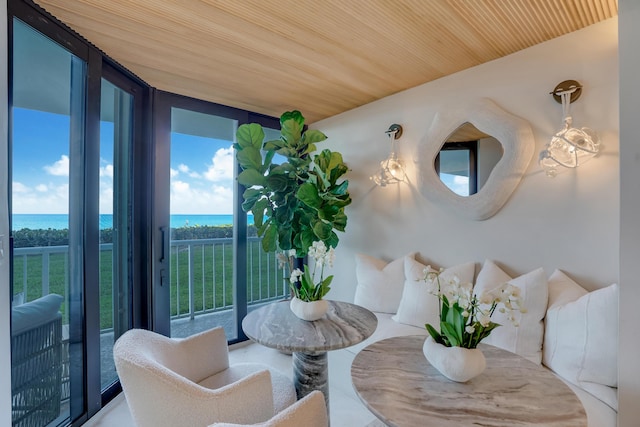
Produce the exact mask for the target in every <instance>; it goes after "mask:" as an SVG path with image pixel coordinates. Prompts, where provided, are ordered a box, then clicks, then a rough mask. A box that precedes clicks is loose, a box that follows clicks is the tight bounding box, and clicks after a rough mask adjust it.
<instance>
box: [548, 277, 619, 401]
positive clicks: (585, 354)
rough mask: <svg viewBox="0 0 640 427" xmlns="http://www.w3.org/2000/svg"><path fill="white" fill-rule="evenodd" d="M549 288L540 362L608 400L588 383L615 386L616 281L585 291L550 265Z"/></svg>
mask: <svg viewBox="0 0 640 427" xmlns="http://www.w3.org/2000/svg"><path fill="white" fill-rule="evenodd" d="M549 288H550V294H551V296H552V298H553V299H552V300H550V301H549V310H548V311H547V319H546V325H545V337H544V358H543V363H544V364H545V365H546V366H548V367H549V368H550V369H551V370H552V371H554V372H556V373H557V374H558V375H560V376H561V377H563V378H565V379H566V380H568V381H570V382H572V383H573V384H576V385H577V386H579V387H582V388H583V389H585V390H587V391H589V392H590V393H592V394H593V395H594V396H596V397H599V398H600V399H601V400H603V401H605V402H607V403H609V405H612V403H611V402H610V400H611V399H610V398H607V396H608V394H611V392H610V390H607V389H604V391H605V393H599V391H598V390H599V388H598V387H597V386H594V384H600V385H604V386H608V387H617V386H618V356H617V354H618V293H619V291H618V285H617V284H613V285H610V286H607V287H606V288H602V289H598V290H595V291H592V292H587V291H586V290H585V289H583V288H582V287H581V286H580V285H578V284H577V283H576V282H574V281H573V280H571V279H570V278H569V277H568V276H567V275H566V274H564V273H563V272H561V271H560V270H556V271H555V272H554V273H553V274H552V275H551V277H550V278H549ZM600 394H602V396H600ZM616 406H617V405H616Z"/></svg>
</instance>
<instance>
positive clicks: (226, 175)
mask: <svg viewBox="0 0 640 427" xmlns="http://www.w3.org/2000/svg"><path fill="white" fill-rule="evenodd" d="M234 161H235V160H234V156H233V147H232V146H230V147H229V148H220V149H219V150H218V151H216V154H214V156H213V157H212V158H211V165H209V168H208V169H207V171H206V172H205V173H204V177H205V178H206V179H208V180H209V181H213V182H220V181H230V180H232V179H233V165H234Z"/></svg>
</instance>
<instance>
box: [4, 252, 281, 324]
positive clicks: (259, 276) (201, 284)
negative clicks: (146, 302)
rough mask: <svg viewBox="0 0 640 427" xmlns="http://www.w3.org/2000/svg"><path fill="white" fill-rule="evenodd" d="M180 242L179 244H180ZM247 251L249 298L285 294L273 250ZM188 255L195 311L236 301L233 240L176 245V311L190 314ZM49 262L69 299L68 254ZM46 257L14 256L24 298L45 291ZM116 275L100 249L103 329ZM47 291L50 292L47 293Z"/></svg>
mask: <svg viewBox="0 0 640 427" xmlns="http://www.w3.org/2000/svg"><path fill="white" fill-rule="evenodd" d="M175 243H179V242H175ZM249 247H250V252H249V254H247V258H248V262H247V286H246V288H247V301H248V302H249V303H251V302H253V301H260V300H263V299H268V298H274V297H282V296H284V295H285V293H286V294H288V290H287V289H285V288H284V286H283V285H284V279H283V272H282V270H281V269H278V268H277V262H276V261H275V256H274V254H266V253H264V252H263V251H262V249H261V248H260V245H259V242H257V241H256V242H252V243H251V244H250V246H249ZM189 254H191V259H192V278H191V281H192V283H193V289H194V292H193V301H194V310H195V312H202V311H213V310H218V309H221V308H224V307H231V306H232V305H233V268H234V267H233V246H232V245H231V244H206V245H191V246H190V247H187V246H186V245H177V246H172V250H171V268H170V271H171V273H170V280H171V290H170V292H171V315H172V316H179V315H187V314H188V313H189V264H190V262H189ZM48 256H49V263H48V269H49V274H48V286H49V289H48V293H57V294H60V295H63V296H65V300H66V297H67V293H68V292H67V291H66V290H65V288H66V286H67V285H66V283H67V282H68V272H67V270H68V260H67V255H66V253H52V254H50V255H48ZM43 265H44V263H43V255H42V254H38V255H23V256H15V257H14V270H13V271H14V276H13V281H14V295H17V294H20V293H23V292H24V289H25V285H24V284H25V278H26V292H25V298H24V301H25V302H26V301H32V300H34V299H36V298H39V297H40V296H42V294H43V288H42V284H43V279H42V272H43ZM112 284H113V276H112V252H111V251H110V250H106V251H101V253H100V283H99V284H98V286H100V327H101V329H108V328H111V327H112V325H113V323H112V322H113V313H112V311H113V309H112V301H113V286H112ZM44 292H45V293H46V290H45V291H44ZM62 313H63V319H65V320H64V322H65V323H68V319H67V310H66V302H65V303H63V306H62Z"/></svg>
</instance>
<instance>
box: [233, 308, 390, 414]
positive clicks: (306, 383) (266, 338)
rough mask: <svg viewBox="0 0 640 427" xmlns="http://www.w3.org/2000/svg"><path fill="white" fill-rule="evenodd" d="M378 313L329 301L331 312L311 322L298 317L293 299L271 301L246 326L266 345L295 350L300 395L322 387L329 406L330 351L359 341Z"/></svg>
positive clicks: (248, 318)
mask: <svg viewBox="0 0 640 427" xmlns="http://www.w3.org/2000/svg"><path fill="white" fill-rule="evenodd" d="M377 326H378V319H377V318H376V316H375V314H373V313H372V312H370V311H369V310H367V309H366V308H363V307H360V306H358V305H355V304H350V303H347V302H340V301H329V309H328V310H327V314H325V315H324V317H322V318H321V319H319V320H316V321H313V322H307V321H304V320H301V319H299V318H297V317H296V316H295V315H294V314H293V313H292V312H291V309H290V308H289V301H280V302H277V303H273V304H269V305H266V306H264V307H261V308H259V309H257V310H254V311H252V312H250V313H249V314H247V316H246V317H245V318H244V319H243V320H242V330H243V331H244V333H245V334H246V335H247V337H249V338H250V339H252V340H253V341H255V342H257V343H260V344H262V345H264V346H267V347H271V348H276V349H278V350H283V351H287V352H292V353H293V382H294V385H295V387H296V394H297V395H298V399H300V398H302V397H304V396H306V395H307V394H309V393H311V392H312V391H313V390H320V391H322V392H323V393H324V398H325V402H326V403H327V411H328V410H329V378H328V360H327V351H329V350H337V349H341V348H345V347H349V346H352V345H355V344H358V343H359V342H361V341H364V340H365V339H367V338H369V336H370V335H371V334H372V333H373V332H374V331H375V330H376V327H377Z"/></svg>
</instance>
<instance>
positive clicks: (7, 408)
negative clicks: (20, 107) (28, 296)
mask: <svg viewBox="0 0 640 427" xmlns="http://www.w3.org/2000/svg"><path fill="white" fill-rule="evenodd" d="M7 57H8V56H7V2H6V0H0V100H2V101H1V102H0V153H1V154H0V200H3V201H4V200H7V199H8V194H7V181H8V179H9V176H8V173H7V163H8V159H7V156H6V155H5V153H7V136H8V129H7V123H8V119H7V115H8V114H7V99H8V94H7V84H6V82H7ZM0 235H3V236H4V257H0V378H2V381H0V426H9V425H11V381H10V378H11V346H10V345H9V344H10V342H11V341H10V332H9V307H10V304H9V295H10V294H9V263H8V260H9V256H8V252H9V249H8V248H9V242H8V240H7V239H8V236H9V210H8V206H7V203H5V202H2V203H0Z"/></svg>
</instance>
